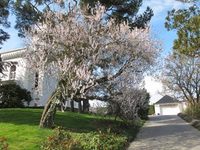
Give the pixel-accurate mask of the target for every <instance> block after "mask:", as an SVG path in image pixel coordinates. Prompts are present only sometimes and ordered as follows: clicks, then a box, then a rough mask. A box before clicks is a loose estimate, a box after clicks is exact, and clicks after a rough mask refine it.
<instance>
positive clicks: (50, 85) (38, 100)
mask: <svg viewBox="0 0 200 150" xmlns="http://www.w3.org/2000/svg"><path fill="white" fill-rule="evenodd" d="M25 52H26V48H22V49H16V50H12V51H8V52H3V53H1V58H2V60H3V62H11V65H9V67H7V69H6V70H5V71H4V72H3V73H4V75H2V76H0V79H1V80H2V81H7V80H13V81H15V82H16V83H17V84H19V85H20V86H21V87H22V88H25V89H27V90H28V91H30V92H31V96H32V98H33V100H32V101H31V103H30V106H44V105H45V104H46V101H47V99H48V97H50V95H51V94H52V92H53V91H54V90H55V88H56V85H57V80H56V78H55V77H53V76H49V75H46V74H44V73H43V72H33V70H32V69H30V68H29V66H28V65H29V64H28V63H27V61H26V59H25V58H24V54H25ZM38 86H40V92H38V90H37V87H38ZM99 104H101V105H103V106H105V103H102V102H100V101H98V100H94V101H90V106H91V107H93V108H94V107H99ZM69 106H70V101H67V102H66V107H69ZM74 107H75V108H78V103H77V102H74Z"/></svg>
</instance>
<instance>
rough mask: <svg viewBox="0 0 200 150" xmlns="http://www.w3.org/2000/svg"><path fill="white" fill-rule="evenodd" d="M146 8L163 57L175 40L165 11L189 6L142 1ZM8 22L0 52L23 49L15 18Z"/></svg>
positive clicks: (173, 0) (164, 0) (171, 1)
mask: <svg viewBox="0 0 200 150" xmlns="http://www.w3.org/2000/svg"><path fill="white" fill-rule="evenodd" d="M147 6H150V7H151V8H152V9H153V11H154V16H153V18H152V20H151V23H150V25H151V29H152V33H153V36H154V37H156V38H157V39H158V40H160V41H161V43H162V45H163V50H164V53H163V54H164V55H165V54H166V53H168V52H170V50H171V48H172V45H173V40H174V39H175V38H176V32H175V31H170V32H168V31H167V30H166V29H165V27H164V22H165V17H166V16H167V11H169V10H171V9H173V8H175V9H179V8H184V7H188V6H189V4H184V3H181V2H178V1H176V0H144V1H143V6H142V7H141V10H140V11H141V12H142V11H143V10H144V9H145V8H146V7H147ZM9 20H10V21H11V23H12V27H11V28H9V29H6V31H7V32H8V33H9V34H10V36H11V38H10V39H9V40H7V41H6V42H5V43H4V45H3V46H2V49H1V52H3V51H9V50H13V49H17V48H22V47H24V42H23V39H21V38H19V37H18V36H17V31H16V30H15V29H14V27H13V26H14V22H15V17H14V16H10V18H9Z"/></svg>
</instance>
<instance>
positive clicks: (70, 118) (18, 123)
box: [0, 109, 141, 150]
mask: <svg viewBox="0 0 200 150" xmlns="http://www.w3.org/2000/svg"><path fill="white" fill-rule="evenodd" d="M41 113H42V110H41V109H0V137H5V138H6V139H7V141H8V144H9V149H10V150H37V149H40V145H41V143H42V142H43V141H44V140H45V139H46V137H47V136H49V135H50V134H52V130H51V129H40V128H39V127H38V124H39V120H40V117H41ZM55 122H56V125H57V126H63V127H64V128H65V129H67V130H69V131H71V132H72V133H73V134H81V133H89V132H91V131H97V130H106V129H107V128H108V127H111V126H113V125H116V124H120V121H118V122H115V121H114V120H113V119H112V118H103V117H100V116H95V115H89V114H78V113H72V112H65V113H61V112H57V114H56V120H55ZM139 126H141V124H139V125H137V126H133V127H129V128H126V127H121V129H119V130H121V131H122V132H121V133H120V134H122V136H126V137H128V139H131V140H132V139H133V138H134V136H135V135H136V132H137V131H138V127H139Z"/></svg>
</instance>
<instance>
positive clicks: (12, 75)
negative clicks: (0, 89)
mask: <svg viewBox="0 0 200 150" xmlns="http://www.w3.org/2000/svg"><path fill="white" fill-rule="evenodd" d="M15 77H16V65H15V64H12V65H11V67H10V78H9V79H10V80H15Z"/></svg>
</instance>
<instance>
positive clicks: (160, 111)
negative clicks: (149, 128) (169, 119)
mask: <svg viewBox="0 0 200 150" xmlns="http://www.w3.org/2000/svg"><path fill="white" fill-rule="evenodd" d="M154 107H155V114H156V115H177V114H178V113H180V112H183V111H184V110H185V109H186V107H187V106H186V104H185V102H180V103H169V104H155V105H154Z"/></svg>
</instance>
